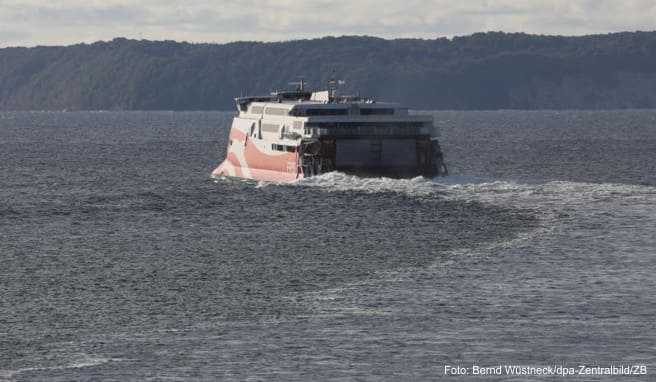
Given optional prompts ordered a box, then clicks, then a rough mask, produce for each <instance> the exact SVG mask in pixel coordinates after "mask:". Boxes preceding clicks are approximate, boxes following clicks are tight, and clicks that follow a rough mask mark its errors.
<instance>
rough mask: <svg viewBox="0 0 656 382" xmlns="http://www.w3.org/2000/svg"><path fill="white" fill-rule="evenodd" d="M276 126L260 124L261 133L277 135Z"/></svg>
mask: <svg viewBox="0 0 656 382" xmlns="http://www.w3.org/2000/svg"><path fill="white" fill-rule="evenodd" d="M278 128H279V126H278V125H275V124H272V123H263V124H262V131H264V132H266V133H277V132H278Z"/></svg>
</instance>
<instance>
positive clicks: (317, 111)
mask: <svg viewBox="0 0 656 382" xmlns="http://www.w3.org/2000/svg"><path fill="white" fill-rule="evenodd" d="M347 114H348V110H347V109H323V108H322V109H305V115H347Z"/></svg>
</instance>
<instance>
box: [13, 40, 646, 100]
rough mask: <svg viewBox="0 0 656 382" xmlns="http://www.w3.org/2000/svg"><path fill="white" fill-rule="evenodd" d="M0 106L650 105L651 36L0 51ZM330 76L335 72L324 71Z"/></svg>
mask: <svg viewBox="0 0 656 382" xmlns="http://www.w3.org/2000/svg"><path fill="white" fill-rule="evenodd" d="M0 62H1V63H2V65H1V66H0V110H7V111H9V110H63V109H70V110H98V109H100V110H198V111H206V110H232V109H233V103H234V101H233V98H234V97H237V96H239V95H243V94H268V93H269V92H270V91H272V90H277V89H284V88H287V87H288V82H290V81H295V80H297V79H298V78H299V76H302V77H304V79H305V80H306V81H307V82H308V83H309V84H310V86H311V87H313V88H322V87H324V86H325V83H326V82H327V80H328V79H329V78H330V77H331V76H333V75H335V76H338V77H339V78H340V79H344V80H345V81H346V85H344V86H343V88H342V89H341V90H342V91H343V92H345V93H356V92H359V93H360V94H363V95H368V96H372V97H375V98H376V99H379V100H382V101H398V102H402V103H404V104H406V105H409V106H410V107H412V108H414V109H430V110H607V109H619V110H624V109H652V108H656V92H654V91H653V89H656V66H655V65H653V63H654V62H656V32H622V33H611V34H601V35H586V36H574V37H572V36H570V37H565V36H547V35H529V34H523V33H502V32H489V33H476V34H473V35H469V36H458V37H453V38H450V39H448V38H439V39H434V40H427V39H394V40H387V39H382V38H377V37H366V36H344V37H324V38H318V39H312V40H293V41H286V42H269V43H263V42H233V43H226V44H207V43H184V42H182V43H180V42H174V41H146V40H128V39H124V38H117V39H114V40H112V41H109V42H97V43H93V44H76V45H70V46H48V47H46V46H39V47H33V48H2V49H0ZM333 73H334V74H333Z"/></svg>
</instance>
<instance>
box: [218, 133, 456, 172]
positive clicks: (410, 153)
mask: <svg viewBox="0 0 656 382" xmlns="http://www.w3.org/2000/svg"><path fill="white" fill-rule="evenodd" d="M312 143H313V144H315V146H316V145H318V147H315V146H311V145H308V144H307V142H305V143H303V142H301V143H299V144H298V146H293V152H279V151H276V152H272V151H271V150H268V146H270V144H271V142H267V141H264V142H262V141H261V140H258V139H254V138H253V137H251V136H250V135H249V134H248V133H247V132H245V131H242V130H241V129H240V128H239V126H238V125H237V126H233V127H232V128H231V131H230V139H229V144H228V150H227V155H226V158H225V160H224V161H223V162H222V163H221V164H220V165H219V166H218V167H217V168H216V169H215V170H214V171H213V172H212V176H214V177H222V176H223V177H237V178H244V179H253V180H257V181H266V182H277V183H291V182H296V181H299V180H300V179H303V178H306V177H310V176H316V175H320V174H323V173H326V172H330V171H340V172H344V173H348V174H355V175H360V176H377V177H380V176H384V177H393V178H412V177H416V176H425V177H433V176H437V175H444V174H445V172H446V168H445V167H444V166H443V162H442V153H441V151H440V148H439V144H437V141H436V140H432V139H431V138H430V137H429V136H421V137H412V138H404V139H389V138H379V139H377V138H372V137H367V138H349V139H334V138H329V139H325V140H319V141H313V142H312ZM289 147H292V146H289ZM311 147H315V148H313V149H311ZM310 151H312V155H310V154H311V153H310Z"/></svg>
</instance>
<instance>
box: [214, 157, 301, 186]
mask: <svg viewBox="0 0 656 382" xmlns="http://www.w3.org/2000/svg"><path fill="white" fill-rule="evenodd" d="M230 165H231V164H230ZM226 166H227V165H226V163H225V162H223V163H221V165H220V166H219V167H217V168H216V169H215V170H214V171H212V176H235V177H238V178H246V177H245V176H243V171H242V170H241V168H240V167H239V166H234V170H235V174H234V175H230V173H229V172H228V171H227V170H226ZM250 171H251V177H250V178H248V179H253V180H261V181H264V182H278V183H293V182H296V181H298V180H301V179H303V175H302V174H299V176H298V177H297V176H296V174H294V173H290V172H280V171H273V170H262V169H257V168H251V169H250Z"/></svg>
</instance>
